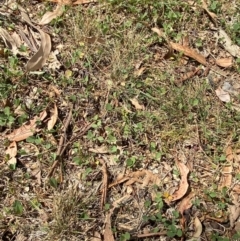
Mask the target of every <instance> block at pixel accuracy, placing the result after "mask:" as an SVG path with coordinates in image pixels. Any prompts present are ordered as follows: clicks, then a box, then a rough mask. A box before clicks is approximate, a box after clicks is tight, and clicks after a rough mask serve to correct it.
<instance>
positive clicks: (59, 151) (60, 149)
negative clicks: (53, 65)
mask: <svg viewBox="0 0 240 241" xmlns="http://www.w3.org/2000/svg"><path fill="white" fill-rule="evenodd" d="M72 110H73V106H72V105H71V107H70V110H69V113H68V116H67V118H66V120H65V122H64V125H63V134H62V135H61V138H60V140H59V144H58V149H57V158H56V160H55V161H54V163H53V164H52V167H51V169H50V171H49V173H48V175H47V178H49V177H50V176H51V175H52V174H53V171H54V169H55V168H56V166H57V165H58V163H59V161H60V159H61V156H62V155H63V153H64V151H65V149H66V148H64V147H63V146H64V142H65V141H66V132H67V129H68V126H69V124H70V121H71V119H72Z"/></svg>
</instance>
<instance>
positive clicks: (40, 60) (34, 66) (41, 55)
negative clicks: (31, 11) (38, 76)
mask: <svg viewBox="0 0 240 241" xmlns="http://www.w3.org/2000/svg"><path fill="white" fill-rule="evenodd" d="M19 9H20V11H21V16H22V18H23V19H24V21H25V22H27V23H28V24H29V25H30V26H31V27H33V28H34V29H36V30H37V31H38V32H39V33H40V36H41V45H40V47H39V49H38V51H37V52H36V53H35V54H34V55H33V56H32V57H31V59H29V61H28V62H27V65H26V70H27V71H35V70H38V69H41V68H42V67H43V65H44V64H45V63H46V61H47V58H48V56H49V54H50V52H51V47H52V46H51V38H50V36H49V35H48V34H47V33H45V32H43V31H42V30H41V29H39V28H37V27H36V26H34V24H33V23H32V22H31V20H30V18H29V16H28V15H27V14H26V12H25V10H24V9H22V8H19Z"/></svg>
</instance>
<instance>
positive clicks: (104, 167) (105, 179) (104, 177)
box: [99, 159, 108, 210]
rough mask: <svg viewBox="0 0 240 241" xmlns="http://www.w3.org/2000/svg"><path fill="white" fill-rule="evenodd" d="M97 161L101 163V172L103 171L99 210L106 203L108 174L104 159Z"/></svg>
mask: <svg viewBox="0 0 240 241" xmlns="http://www.w3.org/2000/svg"><path fill="white" fill-rule="evenodd" d="M99 162H100V163H101V164H102V173H103V188H102V197H101V210H103V206H104V204H105V203H106V197H107V188H108V174H107V165H106V163H105V162H104V160H102V159H100V160H99Z"/></svg>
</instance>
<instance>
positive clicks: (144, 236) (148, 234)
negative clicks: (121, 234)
mask: <svg viewBox="0 0 240 241" xmlns="http://www.w3.org/2000/svg"><path fill="white" fill-rule="evenodd" d="M166 234H167V232H166V231H162V232H158V233H142V234H137V235H136V236H135V237H136V238H147V237H154V236H163V235H166ZM130 240H131V239H130Z"/></svg>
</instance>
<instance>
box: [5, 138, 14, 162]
mask: <svg viewBox="0 0 240 241" xmlns="http://www.w3.org/2000/svg"><path fill="white" fill-rule="evenodd" d="M5 153H6V154H7V155H8V156H9V160H8V164H9V165H15V164H16V163H17V159H16V155H17V143H16V142H15V141H13V142H12V143H10V145H9V146H8V148H7V150H6V152H5Z"/></svg>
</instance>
